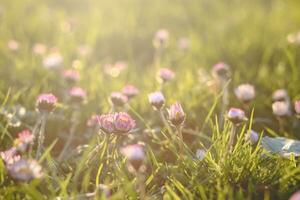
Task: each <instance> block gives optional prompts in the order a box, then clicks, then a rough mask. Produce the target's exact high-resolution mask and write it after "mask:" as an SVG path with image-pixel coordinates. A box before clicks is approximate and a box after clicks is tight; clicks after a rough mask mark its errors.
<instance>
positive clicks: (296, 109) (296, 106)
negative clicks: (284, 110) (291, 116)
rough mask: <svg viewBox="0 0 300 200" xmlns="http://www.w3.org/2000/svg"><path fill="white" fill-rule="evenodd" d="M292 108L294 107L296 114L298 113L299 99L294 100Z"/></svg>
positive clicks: (299, 113)
mask: <svg viewBox="0 0 300 200" xmlns="http://www.w3.org/2000/svg"><path fill="white" fill-rule="evenodd" d="M294 108H295V112H296V115H300V100H297V101H295V105H294Z"/></svg>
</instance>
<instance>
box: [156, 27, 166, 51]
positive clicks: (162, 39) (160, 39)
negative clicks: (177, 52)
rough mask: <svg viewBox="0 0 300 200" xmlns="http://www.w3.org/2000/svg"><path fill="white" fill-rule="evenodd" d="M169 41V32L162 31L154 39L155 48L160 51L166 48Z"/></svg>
mask: <svg viewBox="0 0 300 200" xmlns="http://www.w3.org/2000/svg"><path fill="white" fill-rule="evenodd" d="M168 40H169V32H168V31H167V30H166V29H160V30H158V31H157V32H156V33H155V36H154V39H153V45H154V47H155V48H157V49H159V48H162V47H165V46H166V45H167V42H168Z"/></svg>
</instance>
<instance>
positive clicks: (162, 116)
mask: <svg viewBox="0 0 300 200" xmlns="http://www.w3.org/2000/svg"><path fill="white" fill-rule="evenodd" d="M159 114H160V117H161V120H162V122H163V124H164V125H165V127H166V128H167V130H168V132H169V134H170V136H171V138H173V135H174V134H173V130H172V128H171V126H170V124H169V123H168V121H167V119H166V117H165V115H164V113H163V110H162V109H160V110H159Z"/></svg>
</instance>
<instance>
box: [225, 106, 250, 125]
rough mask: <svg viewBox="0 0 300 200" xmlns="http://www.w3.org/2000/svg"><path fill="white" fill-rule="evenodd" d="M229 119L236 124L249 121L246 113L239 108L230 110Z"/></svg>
mask: <svg viewBox="0 0 300 200" xmlns="http://www.w3.org/2000/svg"><path fill="white" fill-rule="evenodd" d="M227 117H228V119H229V120H230V121H231V122H232V123H234V124H239V123H242V122H244V121H246V120H247V117H246V116H245V112H244V111H243V110H241V109H239V108H230V110H229V111H228V113H227Z"/></svg>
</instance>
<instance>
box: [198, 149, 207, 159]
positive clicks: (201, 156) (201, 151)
mask: <svg viewBox="0 0 300 200" xmlns="http://www.w3.org/2000/svg"><path fill="white" fill-rule="evenodd" d="M205 156H206V151H205V150H204V149H197V150H196V158H197V159H198V160H200V161H202V160H203V159H204V158H205Z"/></svg>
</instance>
